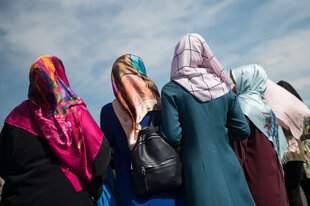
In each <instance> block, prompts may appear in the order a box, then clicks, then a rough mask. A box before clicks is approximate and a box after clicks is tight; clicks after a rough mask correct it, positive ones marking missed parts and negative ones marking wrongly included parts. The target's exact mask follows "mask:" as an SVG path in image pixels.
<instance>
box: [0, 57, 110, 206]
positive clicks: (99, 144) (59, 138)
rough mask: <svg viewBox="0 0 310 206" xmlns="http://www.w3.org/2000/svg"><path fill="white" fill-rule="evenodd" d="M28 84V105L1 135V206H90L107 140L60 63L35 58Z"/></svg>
mask: <svg viewBox="0 0 310 206" xmlns="http://www.w3.org/2000/svg"><path fill="white" fill-rule="evenodd" d="M29 79H30V85H29V92H28V100H26V101H24V102H22V103H21V104H20V105H19V106H17V107H16V108H15V109H14V110H13V111H12V112H11V113H10V114H9V116H8V117H7V118H6V120H5V124H4V127H3V129H2V132H1V136H0V147H1V148H0V151H1V152H0V161H1V162H0V165H1V167H0V176H1V178H3V179H4V180H5V184H4V187H3V193H2V199H1V204H0V205H31V206H33V205H53V206H54V205H94V201H96V199H97V198H99V196H100V195H101V192H102V191H101V190H102V189H101V187H102V182H103V180H104V179H105V177H106V168H107V165H108V163H109V160H110V148H109V144H108V142H107V140H106V138H105V137H104V135H103V133H102V132H101V130H100V128H99V127H98V125H97V124H96V122H95V121H94V120H93V118H92V117H91V115H90V113H89V112H88V111H87V109H86V105H85V103H84V102H83V100H82V99H81V98H80V97H79V96H77V95H76V94H75V93H74V92H73V91H72V90H71V88H70V85H69V82H68V80H67V77H66V74H65V69H64V66H63V64H62V62H61V60H60V59H59V58H57V57H55V56H42V57H40V58H38V59H37V60H36V61H35V62H34V63H33V64H32V66H31V68H30V73H29Z"/></svg>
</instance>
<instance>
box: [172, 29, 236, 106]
mask: <svg viewBox="0 0 310 206" xmlns="http://www.w3.org/2000/svg"><path fill="white" fill-rule="evenodd" d="M170 79H171V80H173V81H175V82H176V83H178V84H180V85H181V86H182V87H184V88H185V89H186V90H187V91H188V92H190V93H191V94H192V95H193V96H194V97H196V98H197V99H199V100H200V101H202V102H207V101H210V100H212V99H216V98H218V97H221V96H223V95H224V94H226V93H227V92H228V91H229V90H230V89H231V88H233V86H234V85H233V82H232V80H231V79H230V77H229V76H228V74H227V73H226V72H225V70H224V68H223V67H222V66H221V64H220V63H219V62H218V60H217V59H216V58H215V56H214V54H213V53H212V51H211V50H210V48H209V47H208V45H207V43H206V42H205V40H204V39H203V38H202V37H201V36H200V35H199V34H188V35H186V36H184V37H182V38H181V39H180V40H179V42H178V44H177V46H176V47H175V52H174V57H173V60H172V64H171V73H170Z"/></svg>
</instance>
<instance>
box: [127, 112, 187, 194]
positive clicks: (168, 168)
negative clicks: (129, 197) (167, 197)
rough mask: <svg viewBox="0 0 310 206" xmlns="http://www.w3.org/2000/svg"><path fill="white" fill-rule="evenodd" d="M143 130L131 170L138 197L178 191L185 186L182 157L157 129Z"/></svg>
mask: <svg viewBox="0 0 310 206" xmlns="http://www.w3.org/2000/svg"><path fill="white" fill-rule="evenodd" d="M154 118H155V115H154V112H153V113H152V116H151V124H150V126H147V127H144V128H142V130H141V131H140V132H139V135H138V140H137V142H136V144H135V146H134V148H133V150H132V159H131V170H132V176H133V185H134V190H135V193H136V194H137V195H148V194H154V193H158V192H163V191H167V190H171V189H175V188H177V187H179V186H181V185H182V164H181V161H180V158H179V155H178V154H177V153H176V151H175V149H174V148H172V147H171V146H170V145H169V144H168V143H167V142H165V141H164V140H163V138H162V137H161V134H160V131H159V128H158V127H156V126H154Z"/></svg>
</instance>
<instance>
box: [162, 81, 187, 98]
mask: <svg viewBox="0 0 310 206" xmlns="http://www.w3.org/2000/svg"><path fill="white" fill-rule="evenodd" d="M182 90H184V89H183V88H182V87H181V86H180V85H179V84H178V83H176V82H174V81H170V82H168V83H167V84H165V85H164V87H163V88H162V90H161V94H162V95H168V96H175V95H177V94H179V93H181V92H182Z"/></svg>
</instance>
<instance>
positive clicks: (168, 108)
mask: <svg viewBox="0 0 310 206" xmlns="http://www.w3.org/2000/svg"><path fill="white" fill-rule="evenodd" d="M161 102H162V112H161V116H162V124H161V127H160V129H161V133H162V135H163V137H164V139H165V140H166V141H167V142H168V143H169V144H171V145H172V146H173V147H177V146H178V145H179V144H180V141H181V139H182V128H181V126H180V121H179V112H178V105H177V104H176V102H175V98H174V96H173V94H171V93H169V87H167V86H165V87H164V88H163V89H162V93H161Z"/></svg>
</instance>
